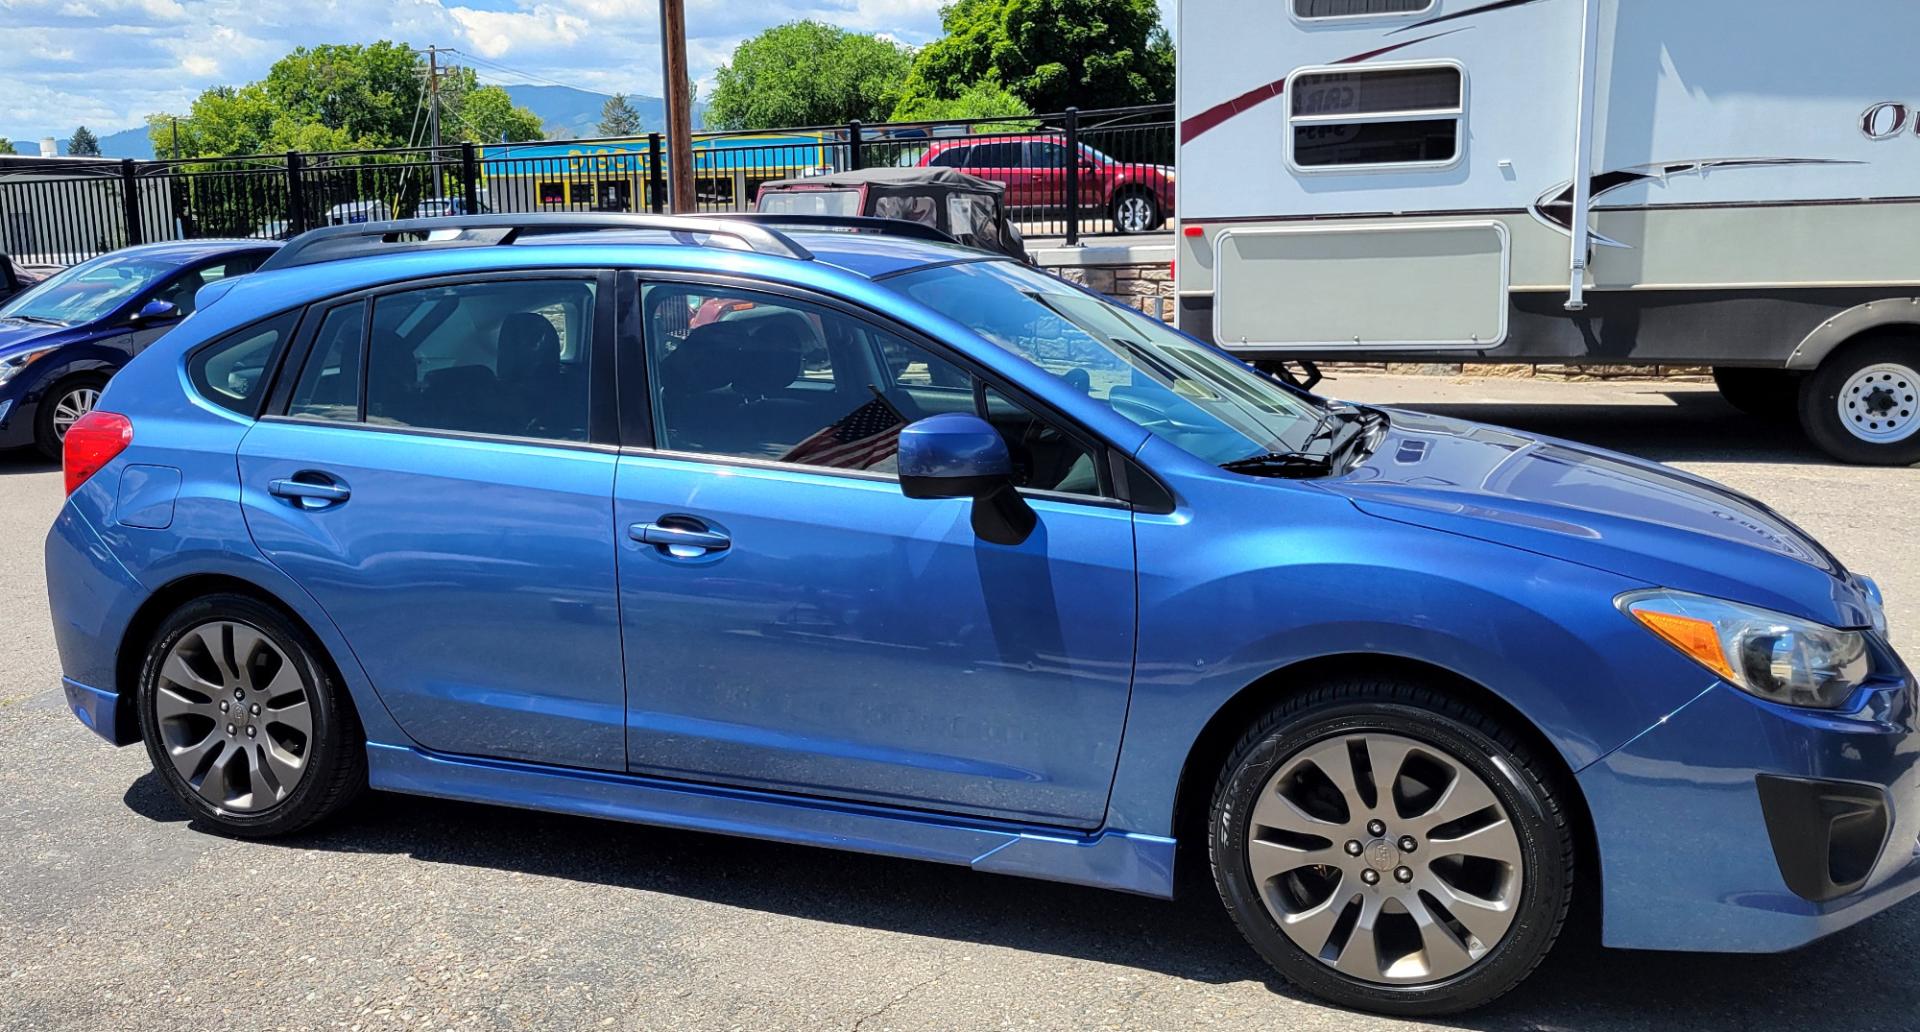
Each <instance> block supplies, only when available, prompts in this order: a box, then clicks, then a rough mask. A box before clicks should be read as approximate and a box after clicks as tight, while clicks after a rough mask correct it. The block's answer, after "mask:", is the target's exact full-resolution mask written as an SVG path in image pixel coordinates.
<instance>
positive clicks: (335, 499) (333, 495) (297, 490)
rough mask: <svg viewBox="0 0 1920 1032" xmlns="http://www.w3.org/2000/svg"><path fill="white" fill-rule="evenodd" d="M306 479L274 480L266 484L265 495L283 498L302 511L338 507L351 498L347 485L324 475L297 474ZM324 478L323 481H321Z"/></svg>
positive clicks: (351, 494) (351, 493)
mask: <svg viewBox="0 0 1920 1032" xmlns="http://www.w3.org/2000/svg"><path fill="white" fill-rule="evenodd" d="M295 476H296V477H304V478H306V479H287V480H275V481H272V482H270V483H268V484H267V493H268V494H270V495H272V496H274V497H275V498H284V499H286V500H287V501H289V502H292V503H293V504H295V505H297V506H299V507H300V508H302V509H324V508H327V507H328V506H331V505H339V504H340V503H341V502H344V501H346V500H347V499H348V498H351V497H352V496H353V492H352V491H349V490H347V485H345V484H343V483H341V482H339V481H338V480H334V479H333V478H332V477H325V474H313V473H298V474H295ZM322 477H325V479H321V478H322Z"/></svg>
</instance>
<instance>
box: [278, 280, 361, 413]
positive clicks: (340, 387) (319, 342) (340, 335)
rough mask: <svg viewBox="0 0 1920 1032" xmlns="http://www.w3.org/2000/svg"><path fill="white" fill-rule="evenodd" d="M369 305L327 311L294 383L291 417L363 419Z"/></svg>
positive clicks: (289, 408)
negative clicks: (362, 362) (362, 367)
mask: <svg viewBox="0 0 1920 1032" xmlns="http://www.w3.org/2000/svg"><path fill="white" fill-rule="evenodd" d="M366 308H367V306H366V304H365V303H364V302H360V301H356V302H354V303H353V304H350V305H341V306H340V307H338V308H334V309H332V310H330V311H328V312H327V315H326V318H325V319H324V320H323V321H322V322H321V323H320V332H319V333H317V334H315V335H314V338H313V347H312V348H311V349H310V350H309V351H308V352H307V364H306V368H304V369H302V370H300V382H299V383H297V384H295V385H294V388H293V401H292V403H291V404H290V405H289V406H288V408H287V414H288V415H290V416H305V417H306V418H308V419H334V420H340V421H342V422H348V423H351V422H353V421H355V420H357V419H359V418H360V347H361V343H362V339H363V338H364V337H365V336H366Z"/></svg>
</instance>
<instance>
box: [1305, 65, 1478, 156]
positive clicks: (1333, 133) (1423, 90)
mask: <svg viewBox="0 0 1920 1032" xmlns="http://www.w3.org/2000/svg"><path fill="white" fill-rule="evenodd" d="M1465 91H1466V80H1465V76H1464V75H1463V74H1462V73H1461V71H1460V69H1459V68H1458V67H1456V66H1454V65H1429V66H1423V67H1412V68H1381V69H1371V70H1366V71H1352V70H1346V69H1342V70H1339V71H1318V72H1303V73H1301V74H1298V75H1296V76H1294V78H1293V81H1292V83H1291V84H1290V85H1289V87H1288V93H1289V94H1291V96H1292V100H1291V101H1290V102H1289V103H1290V105H1291V107H1290V108H1289V112H1290V114H1289V126H1288V127H1289V131H1290V132H1291V133H1292V138H1293V155H1292V158H1293V163H1294V165H1295V166H1296V167H1298V168H1300V169H1303V170H1307V171H1315V170H1325V169H1334V168H1361V167H1368V166H1395V165H1400V166H1423V165H1427V166H1439V165H1446V164H1450V163H1452V162H1453V161H1454V159H1456V158H1458V157H1459V156H1460V138H1461V121H1462V119H1463V115H1464V111H1465V108H1464V103H1465Z"/></svg>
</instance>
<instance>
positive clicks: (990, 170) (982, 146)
mask: <svg viewBox="0 0 1920 1032" xmlns="http://www.w3.org/2000/svg"><path fill="white" fill-rule="evenodd" d="M1025 161H1026V154H1025V144H1023V143H1021V142H1020V141H1019V140H994V141H991V142H988V143H976V144H974V145H973V150H972V151H971V152H969V153H968V155H967V174H968V175H974V176H979V177H980V178H982V179H987V180H991V181H993V182H996V183H1000V184H1003V185H1004V186H1006V188H1007V193H1006V197H1007V200H1006V203H1007V207H1009V208H1024V207H1028V206H1030V205H1032V204H1033V203H1034V202H1033V200H1032V197H1033V184H1032V183H1030V182H1029V181H1028V178H1027V169H1026V167H1025Z"/></svg>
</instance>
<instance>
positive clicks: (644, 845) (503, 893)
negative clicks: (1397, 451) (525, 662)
mask: <svg viewBox="0 0 1920 1032" xmlns="http://www.w3.org/2000/svg"><path fill="white" fill-rule="evenodd" d="M1322 389H1323V390H1324V391H1326V392H1327V393H1330V394H1333V395H1336V396H1340V397H1346V398H1351V399H1354V400H1360V401H1368V402H1380V403H1394V404H1403V405H1410V406H1414V407H1421V408H1427V409H1430V410H1434V411H1438V412H1442V413H1444V414H1448V415H1455V416H1462V417H1465V418H1470V419H1478V420H1485V421H1489V422H1498V423H1506V424H1511V425H1517V426H1520V427H1522V428H1524V429H1528V430H1534V431H1539V432H1543V433H1550V434H1554V435H1557V436H1563V437H1569V438H1573V439H1577V440H1583V441H1588V442H1592V443H1595V444H1599V445H1603V446H1607V447H1612V448H1618V449H1621V450H1624V451H1629V452H1634V453H1637V454H1641V455H1645V456H1649V457H1652V458H1656V459H1659V460H1662V461H1667V462H1672V463H1674V464H1676V465H1678V466H1681V467H1682V468H1685V469H1687V470H1690V471H1693V472H1696V473H1700V474H1702V475H1705V476H1709V477H1713V478H1715V479H1719V480H1722V481H1725V482H1727V483H1729V484H1731V485H1732V486H1734V487H1736V488H1738V489H1740V490H1743V491H1746V492H1748V493H1751V494H1753V495H1755V496H1757V497H1759V498H1760V499H1762V500H1763V501H1765V502H1767V503H1769V504H1771V505H1772V506H1774V507H1775V508H1777V509H1779V510H1780V511H1782V512H1783V513H1784V514H1785V515H1787V516H1788V517H1790V518H1792V519H1794V520H1796V521H1798V522H1800V523H1801V524H1802V525H1803V526H1805V527H1806V528H1807V529H1808V530H1810V531H1811V532H1813V533H1814V534H1815V535H1816V536H1817V537H1819V538H1821V539H1822V540H1823V541H1824V542H1825V543H1826V544H1827V545H1828V546H1830V547H1831V548H1832V549H1833V550H1834V551H1836V552H1837V553H1838V554H1839V555H1840V557H1841V558H1842V559H1843V560H1844V561H1846V562H1847V563H1848V564H1849V565H1851V566H1853V567H1855V568H1857V569H1859V570H1862V571H1863V572H1866V573H1869V574H1871V575H1873V576H1875V577H1876V578H1878V579H1879V580H1880V582H1881V584H1882V586H1883V587H1884V588H1885V590H1886V594H1887V596H1888V601H1889V604H1888V610H1889V616H1890V619H1891V622H1892V626H1893V630H1894V637H1895V641H1896V643H1903V644H1904V643H1910V642H1911V641H1913V640H1914V638H1913V635H1914V634H1915V633H1920V632H1916V630H1915V629H1916V628H1920V555H1916V549H1915V547H1914V543H1915V542H1920V475H1916V473H1915V471H1914V470H1911V469H1899V470H1895V469H1857V468H1847V467H1840V466H1836V465H1833V464H1831V463H1829V462H1828V461H1827V460H1825V459H1824V458H1822V457H1820V456H1819V455H1818V453H1816V452H1815V451H1814V449H1813V448H1812V447H1811V446H1809V445H1808V444H1806V443H1805V442H1804V441H1803V440H1802V439H1801V438H1800V437H1799V435H1798V432H1797V431H1796V430H1795V429H1793V428H1792V427H1791V426H1789V425H1784V424H1783V425H1779V426H1775V425H1771V424H1767V423H1763V422H1761V421H1758V420H1753V419H1750V418H1747V417H1743V416H1738V415H1735V414H1734V413H1733V411H1732V410H1731V409H1729V408H1728V407H1726V406H1725V405H1724V404H1723V403H1722V402H1721V401H1720V399H1719V397H1718V396H1717V395H1716V394H1715V393H1714V391H1713V390H1712V388H1711V387H1708V386H1703V385H1695V384H1673V383H1651V382H1642V383H1633V384H1617V383H1560V382H1547V381H1537V380H1521V381H1509V380H1488V379H1479V378H1440V377H1388V376H1345V377H1342V378H1339V379H1337V380H1335V381H1333V382H1330V383H1329V384H1327V385H1326V386H1325V387H1323V388H1322ZM60 501H61V485H60V474H59V472H58V470H56V469H53V468H51V467H49V466H47V465H45V464H43V463H40V462H38V461H37V460H35V459H33V458H31V457H28V456H26V455H21V454H13V455H0V583H4V584H5V588H4V590H0V1027H4V1028H9V1029H11V1028H20V1029H88V1030H91V1029H110V1028H111V1029H118V1028H128V1029H134V1028H150V1027H160V1026H179V1027H195V1028H209V1029H211V1028H267V1027H274V1028H278V1027H287V1028H400V1027H404V1028H444V1027H459V1028H494V1027H521V1026H526V1027H542V1028H592V1027H602V1026H605V1027H619V1028H649V1029H652V1028H657V1029H723V1028H751V1029H792V1028H848V1029H862V1030H878V1029H976V1028H1003V1027H1004V1028H1037V1029H1069V1028H1125V1029H1188V1028H1234V1029H1238V1028H1247V1029H1252V1028H1262V1029H1296V1030H1311V1029H1341V1030H1356V1029H1385V1028H1414V1027H1449V1028H1467V1029H1485V1030H1509V1029H1511V1030H1520V1029H1540V1030H1562V1029H1565V1030H1576V1029H1577V1030H1583V1032H1584V1030H1629V1029H1670V1028H1680V1027H1685V1028H1711V1029H1759V1028H1823V1029H1849V1030H1852V1029H1889V1030H1893V1029H1900V1030H1905V1029H1912V1028H1913V1027H1914V1026H1915V1023H1916V1020H1920V1019H1916V1017H1915V1015H1916V1014H1920V979H1917V978H1915V977H1914V976H1915V971H1916V968H1915V959H1914V958H1915V957H1916V956H1920V903H1914V902H1910V903H1908V904H1905V905H1903V906H1900V907H1896V908H1895V909H1894V910H1892V911H1890V912H1888V913H1886V914H1883V915H1881V916H1879V917H1877V918H1874V919H1872V920H1870V921H1868V922H1866V923H1865V924H1863V925H1862V926H1860V927H1857V928H1855V929H1853V930H1850V931H1848V932H1845V933H1842V934H1840V935H1838V936H1836V937H1834V938H1832V939H1829V940H1827V941H1825V942H1822V943H1820V944H1817V945H1815V946H1813V947H1811V948H1808V949H1805V950H1802V951H1799V952H1797V953H1794V954H1790V955H1784V956H1775V957H1759V958H1754V957H1733V956H1691V955H1674V954H1651V953H1617V952H1609V951H1602V950H1600V949H1598V948H1597V946H1595V945H1594V941H1595V939H1596V933H1595V931H1594V930H1593V929H1592V928H1591V927H1586V926H1581V927H1575V928H1572V929H1570V931H1569V933H1568V936H1567V938H1566V939H1564V940H1563V942H1562V945H1561V948H1560V949H1559V950H1558V951H1556V953H1555V954H1554V956H1553V957H1552V958H1550V959H1549V961H1548V962H1547V964H1546V966H1545V967H1543V968H1542V970H1541V971H1540V972H1538V973H1537V974H1536V975H1535V976H1534V977H1533V978H1532V979H1530V980H1529V981H1527V982H1526V983H1525V984H1523V985H1522V986H1521V987H1520V988H1519V989H1518V990H1516V991H1515V992H1514V993H1513V994H1512V995H1510V996H1509V997H1507V998H1505V999H1504V1000H1502V1001H1501V1002H1499V1003H1497V1004H1495V1005H1494V1006H1493V1007H1491V1008H1488V1009H1486V1010H1483V1011H1480V1012H1476V1013H1473V1014H1470V1015H1466V1016H1464V1017H1461V1018H1458V1019H1451V1020H1449V1021H1447V1022H1445V1023H1443V1024H1441V1025H1439V1026H1421V1025H1418V1024H1416V1023H1402V1022H1395V1021H1391V1020H1387V1019H1381V1018H1374V1017H1369V1016H1365V1015H1357V1014H1352V1013H1347V1012H1343V1011H1338V1010H1334V1009H1330V1008H1327V1007H1324V1006H1322V1005H1320V1004H1318V1003H1315V1002H1312V1001H1309V1000H1307V999H1305V998H1304V997H1303V996H1302V995H1301V994H1300V993H1298V992H1296V991H1294V990H1292V989H1291V988H1289V987H1288V986H1286V985H1284V984H1283V983H1281V982H1279V980H1278V979H1277V978H1276V977H1274V976H1273V975H1272V974H1271V972H1270V971H1269V970H1268V969H1267V968H1266V967H1265V966H1264V965H1263V964H1262V963H1261V962H1260V961H1259V960H1258V959H1257V958H1256V957H1255V955H1254V954H1253V953H1252V951H1251V950H1249V949H1248V948H1247V947H1246V945H1245V944H1244V943H1242V942H1241V941H1240V938H1239V936H1238V934H1237V933H1236V932H1235V931H1234V929H1233V928H1232V927H1231V926H1230V925H1229V924H1228V923H1227V921H1226V919H1225V918H1224V917H1223V916H1222V915H1221V914H1220V913H1219V912H1218V908H1217V907H1216V906H1215V905H1214V903H1213V901H1212V900H1211V899H1210V898H1209V896H1208V895H1207V893H1208V892H1210V888H1209V886H1208V885H1207V884H1206V882H1205V881H1204V879H1203V878H1202V877H1200V876H1199V874H1198V872H1194V871H1188V872H1186V873H1187V878H1186V879H1185V881H1186V885H1187V887H1188V891H1187V898H1185V899H1183V900H1180V901H1176V902H1171V903H1169V902H1161V901H1156V900H1149V899H1142V898H1135V897H1129V896H1123V895H1117V894H1111V893H1105V892H1098V891H1093V890H1087V889H1080V888H1075V887H1071V886H1060V885H1051V884H1045V883H1039V882H1029V881H1023V880H1018V879H1013V878H1005V877H997V876H989V875H978V874H973V873H971V872H968V871H966V870H964V869H959V868H949V867H942V866H937V865H931V864H923V863H914V862H909V861H904V860H893V859H882V858H874V857H866V856H858V855H850V854H843V853H835V852H827V851H822V850H813V849H805V848H798V847H790V846H783V845H772V844H765V843H759V842H750V841H746V840H739V839H729V838H722V837H717V836H710V835H701V834H693V833H684V832H674V831H661V830H655V829H649V828H643V827H635V826H628V825H620V824H612V823H605V822H595V821H590V820H584V819H574V818H566V817H558V816H550V815H540V814H532V813H523V812H518V811H508V810H497V809H488V808H482V807H477V806H468V805H459V804H452V803H443V802H437V801H430V800H424V799H412V798H402V797H370V798H368V799H366V800H364V801H363V802H362V804H361V805H360V806H359V807H358V809H357V810H356V811H355V812H354V814H353V815H352V817H351V819H349V820H345V821H341V822H337V823H334V824H331V825H328V826H326V827H324V828H323V829H322V830H320V831H318V832H316V833H313V834H308V835H302V836H299V837H297V838H294V839H289V840H280V841H275V842H271V843H248V842H240V841H233V840H228V839H222V838H217V837H214V836H211V835H209V834H206V833H205V832H203V831H201V830H200V829H198V828H195V827H193V826H191V825H189V824H187V823H186V822H185V812H184V811H183V810H182V809H180V808H179V807H177V806H176V805H175V804H174V802H173V801H172V799H171V798H170V797H169V796H168V795H167V794H166V792H165V789H164V788H163V787H162V785H161V783H160V781H159V780H158V779H157V778H156V777H155V776H154V775H153V774H152V773H151V772H150V771H149V769H148V765H147V758H146V756H145V754H144V752H142V751H141V750H140V749H138V748H130V749H123V750H117V751H116V750H113V749H111V748H109V747H107V746H106V745H105V744H103V743H101V742H100V741H99V740H97V739H95V738H94V737H93V736H92V735H90V734H89V733H87V732H86V731H85V730H83V729H82V728H81V727H80V726H79V725H78V724H77V723H76V722H75V721H74V720H73V719H72V718H71V716H69V715H68V714H67V712H66V708H65V705H64V702H63V699H62V696H61V693H60V690H59V665H58V661H57V658H56V656H55V654H54V650H53V644H52V636H51V632H50V629H49V626H48V621H47V616H46V612H45V608H46V607H45V592H44V587H43V584H42V571H41V559H40V546H41V539H42V536H43V534H44V532H45V529H46V527H47V525H48V524H49V522H50V521H51V520H52V518H53V515H54V513H55V511H56V510H57V508H58V506H59V504H60ZM1700 862H1701V863H1712V862H1713V857H1712V855H1711V851H1710V850H1703V851H1702V854H1701V857H1700Z"/></svg>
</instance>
